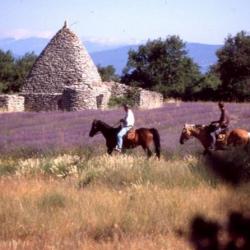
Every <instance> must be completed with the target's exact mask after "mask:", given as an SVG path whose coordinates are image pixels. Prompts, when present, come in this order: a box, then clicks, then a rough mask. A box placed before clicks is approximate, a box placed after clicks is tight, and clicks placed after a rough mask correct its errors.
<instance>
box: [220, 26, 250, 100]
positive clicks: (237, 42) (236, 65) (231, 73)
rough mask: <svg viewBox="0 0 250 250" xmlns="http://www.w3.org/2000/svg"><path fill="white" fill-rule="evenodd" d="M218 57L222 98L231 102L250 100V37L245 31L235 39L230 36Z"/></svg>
mask: <svg viewBox="0 0 250 250" xmlns="http://www.w3.org/2000/svg"><path fill="white" fill-rule="evenodd" d="M217 56H218V63H217V65H216V68H217V71H218V73H219V76H220V79H221V82H222V85H221V88H220V95H221V97H222V98H223V99H225V100H229V101H232V100H235V101H246V100H250V94H249V87H250V35H249V34H247V33H246V32H245V31H241V32H239V33H238V34H236V36H235V37H232V36H231V35H229V36H228V37H227V39H226V41H225V44H224V46H223V47H222V48H221V49H220V50H218V52H217Z"/></svg>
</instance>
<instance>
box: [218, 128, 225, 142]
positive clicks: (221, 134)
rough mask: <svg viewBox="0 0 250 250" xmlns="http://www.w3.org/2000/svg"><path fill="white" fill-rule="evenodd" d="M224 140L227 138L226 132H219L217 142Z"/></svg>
mask: <svg viewBox="0 0 250 250" xmlns="http://www.w3.org/2000/svg"><path fill="white" fill-rule="evenodd" d="M226 138H227V131H221V133H219V134H218V135H217V141H218V142H224V141H225V140H226Z"/></svg>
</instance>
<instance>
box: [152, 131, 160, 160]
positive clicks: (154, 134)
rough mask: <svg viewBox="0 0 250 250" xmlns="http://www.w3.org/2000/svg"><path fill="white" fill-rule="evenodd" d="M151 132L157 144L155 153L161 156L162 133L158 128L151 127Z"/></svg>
mask: <svg viewBox="0 0 250 250" xmlns="http://www.w3.org/2000/svg"><path fill="white" fill-rule="evenodd" d="M150 132H151V133H152V134H153V140H154V144H155V153H156V156H157V157H158V158H160V156H161V142H160V135H159V132H158V130H157V129H155V128H151V129H150Z"/></svg>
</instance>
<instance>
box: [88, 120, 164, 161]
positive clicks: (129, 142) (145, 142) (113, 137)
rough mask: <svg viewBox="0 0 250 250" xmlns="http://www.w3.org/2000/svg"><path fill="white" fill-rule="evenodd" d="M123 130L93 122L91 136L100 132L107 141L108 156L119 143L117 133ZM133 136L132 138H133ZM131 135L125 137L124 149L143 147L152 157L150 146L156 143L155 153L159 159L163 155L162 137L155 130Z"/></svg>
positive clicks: (136, 132)
mask: <svg viewBox="0 0 250 250" xmlns="http://www.w3.org/2000/svg"><path fill="white" fill-rule="evenodd" d="M120 130H121V126H119V127H111V126H109V125H108V124H106V123H105V122H103V121H100V120H94V121H93V122H92V126H91V130H90V132H89V136H90V137H93V136H94V135H96V134H97V133H98V132H100V133H101V134H102V135H103V136H104V138H105V139H106V146H107V152H108V154H112V152H113V150H114V148H115V146H116V142H117V133H118V132H119V131H120ZM131 135H132V136H131ZM131 135H125V136H124V142H123V148H124V149H129V148H135V147H137V146H142V148H143V149H144V151H145V152H146V153H147V155H148V157H150V156H151V155H152V151H151V150H150V145H151V143H152V142H154V146H155V153H156V156H157V157H158V158H160V154H161V144H160V135H159V133H158V131H157V129H155V128H139V129H136V130H134V133H131Z"/></svg>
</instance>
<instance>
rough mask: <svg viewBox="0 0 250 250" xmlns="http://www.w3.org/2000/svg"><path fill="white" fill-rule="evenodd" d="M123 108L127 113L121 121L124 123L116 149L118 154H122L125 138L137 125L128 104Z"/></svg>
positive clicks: (118, 135)
mask: <svg viewBox="0 0 250 250" xmlns="http://www.w3.org/2000/svg"><path fill="white" fill-rule="evenodd" d="M123 108H124V111H125V112H126V115H125V117H124V118H123V119H121V120H120V122H121V123H122V128H121V130H120V131H119V133H118V134H117V145H116V147H115V150H116V151H118V152H121V150H122V144H123V136H124V135H125V134H126V133H127V132H128V131H129V130H130V129H131V128H132V127H133V126H134V123H135V117H134V114H133V112H132V110H131V109H130V108H129V107H128V105H126V104H124V105H123Z"/></svg>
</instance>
